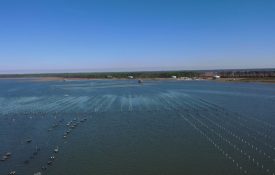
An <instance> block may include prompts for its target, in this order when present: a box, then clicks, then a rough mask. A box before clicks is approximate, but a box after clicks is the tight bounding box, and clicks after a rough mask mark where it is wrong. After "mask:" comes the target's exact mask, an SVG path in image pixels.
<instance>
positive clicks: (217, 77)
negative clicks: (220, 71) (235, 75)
mask: <svg viewBox="0 0 275 175" xmlns="http://www.w3.org/2000/svg"><path fill="white" fill-rule="evenodd" d="M220 78H221V76H219V75H214V76H213V80H216V79H220Z"/></svg>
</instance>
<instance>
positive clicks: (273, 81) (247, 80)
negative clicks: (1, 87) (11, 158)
mask: <svg viewBox="0 0 275 175" xmlns="http://www.w3.org/2000/svg"><path fill="white" fill-rule="evenodd" d="M1 80H30V81H37V82H48V81H82V80H87V81H93V80H151V81H154V80H155V81H165V80H175V81H205V80H207V81H215V82H229V83H270V84H275V78H268V79H267V78H251V79H250V78H220V79H215V80H213V79H210V78H207V79H205V78H204V79H203V78H201V79H198V80H184V79H179V78H178V79H175V78H133V79H129V78H109V79H108V78H63V77H20V78H13V77H10V78H8V77H5V78H0V81H1Z"/></svg>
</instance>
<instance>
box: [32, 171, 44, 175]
mask: <svg viewBox="0 0 275 175" xmlns="http://www.w3.org/2000/svg"><path fill="white" fill-rule="evenodd" d="M33 175H42V173H41V172H37V173H34V174H33Z"/></svg>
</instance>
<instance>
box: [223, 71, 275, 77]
mask: <svg viewBox="0 0 275 175" xmlns="http://www.w3.org/2000/svg"><path fill="white" fill-rule="evenodd" d="M219 75H220V76H221V77H223V78H272V77H275V70H265V71H264V70H259V71H251V70H247V71H223V72H220V73H219Z"/></svg>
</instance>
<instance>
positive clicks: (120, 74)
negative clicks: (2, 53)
mask: <svg viewBox="0 0 275 175" xmlns="http://www.w3.org/2000/svg"><path fill="white" fill-rule="evenodd" d="M128 76H133V77H134V78H171V76H177V77H191V78H192V77H199V76H200V73H198V72H195V71H163V72H162V71H158V72H155V71H153V72H104V73H97V72H95V73H43V74H1V75H0V78H43V77H60V78H98V79H104V78H107V79H111V78H128Z"/></svg>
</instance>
